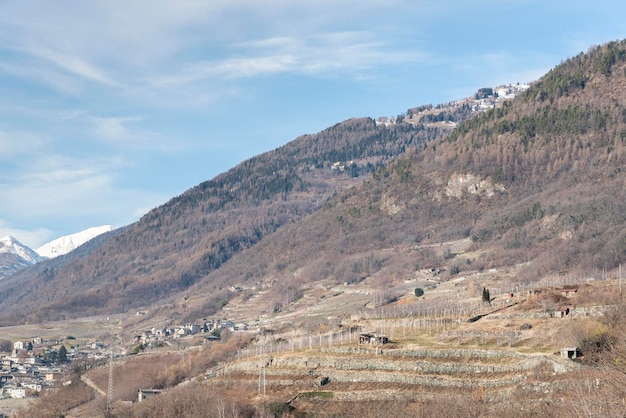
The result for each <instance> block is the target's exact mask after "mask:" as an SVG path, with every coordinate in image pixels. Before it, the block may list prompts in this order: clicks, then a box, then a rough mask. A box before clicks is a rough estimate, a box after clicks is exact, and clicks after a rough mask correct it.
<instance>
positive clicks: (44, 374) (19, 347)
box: [0, 338, 68, 399]
mask: <svg viewBox="0 0 626 418" xmlns="http://www.w3.org/2000/svg"><path fill="white" fill-rule="evenodd" d="M44 344H58V341H52V342H44V341H42V339H41V338H33V339H32V340H31V341H16V342H15V343H13V349H12V350H11V352H9V353H0V361H1V362H2V363H1V364H2V367H1V368H0V398H2V399H4V398H26V397H29V396H33V395H36V394H37V393H39V392H41V391H42V389H43V388H45V387H52V386H54V385H56V384H57V383H58V382H59V381H62V380H63V379H64V377H65V376H66V372H67V367H68V366H67V364H62V363H61V362H59V361H56V359H57V358H58V350H56V349H53V348H50V345H46V346H44ZM53 358H54V359H55V361H51V359H53ZM63 363H65V362H63Z"/></svg>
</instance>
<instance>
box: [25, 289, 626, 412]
mask: <svg viewBox="0 0 626 418" xmlns="http://www.w3.org/2000/svg"><path fill="white" fill-rule="evenodd" d="M618 285H619V283H618V282H617V281H615V280H605V281H595V282H593V283H591V284H588V285H584V286H582V285H581V286H580V287H579V291H578V294H577V295H575V296H573V297H571V298H569V299H568V303H570V304H571V305H570V306H571V307H572V312H571V313H570V314H568V316H567V317H564V318H560V317H556V316H554V315H553V314H554V311H553V310H551V309H550V308H549V305H550V302H553V301H555V300H556V299H557V298H558V297H559V292H558V291H556V289H554V288H541V289H539V288H535V289H534V292H531V293H528V294H524V295H520V296H513V297H512V300H509V301H506V300H504V298H503V297H495V298H494V300H493V301H492V305H491V306H487V305H484V306H483V307H482V308H478V310H477V311H476V312H484V314H482V318H481V319H480V320H477V321H468V320H467V316H463V315H461V317H462V318H463V319H464V320H459V319H458V317H457V314H456V313H455V312H454V308H459V307H460V306H461V305H462V303H464V301H460V300H459V301H455V300H450V298H449V296H446V295H447V294H448V291H449V290H450V289H453V288H454V286H453V285H451V284H448V285H442V286H440V288H438V289H437V290H433V291H428V294H429V297H432V298H434V299H437V298H442V299H446V300H447V301H448V303H447V304H446V305H445V306H446V307H447V308H448V310H438V313H435V312H431V313H429V314H426V313H422V314H415V315H413V316H411V317H407V316H397V315H394V314H392V313H389V314H387V315H386V316H384V317H373V316H372V317H371V318H369V319H368V318H360V319H357V320H354V321H352V320H347V321H345V322H343V323H342V324H341V325H342V326H338V325H335V326H329V327H328V328H326V329H325V330H323V331H322V330H318V331H316V332H313V333H309V334H308V335H307V333H295V332H294V330H293V329H285V330H284V331H278V330H276V331H273V332H269V331H268V332H265V333H254V334H251V333H238V332H235V333H232V334H228V335H226V334H225V335H224V336H223V339H222V341H219V342H214V343H211V344H207V345H204V346H202V347H198V348H196V349H193V350H177V349H176V350H172V351H169V350H159V351H157V352H153V353H151V354H150V353H145V354H141V355H137V356H129V357H126V358H121V359H118V360H117V361H116V362H115V363H114V365H113V368H112V369H111V368H110V365H109V364H103V365H101V366H97V365H94V367H91V368H84V367H80V365H76V367H74V368H73V370H74V372H75V373H76V374H75V375H73V376H70V378H71V380H72V382H73V383H72V384H71V385H69V386H67V387H64V388H63V389H59V390H51V391H48V393H46V394H43V395H42V396H41V397H40V399H38V400H37V401H35V402H34V403H33V404H32V405H31V406H30V407H29V408H28V409H27V410H24V411H23V412H22V413H21V414H20V415H19V416H20V417H26V416H28V417H42V418H43V417H52V416H61V415H65V416H89V417H120V418H121V417H153V416H162V417H221V416H233V417H284V418H288V417H311V416H321V417H339V416H342V417H343V416H348V417H356V416H358V417H380V416H388V414H389V413H394V414H398V415H399V416H407V417H438V416H442V415H443V416H452V417H466V416H472V417H501V416H512V417H531V416H542V417H543V416H551V417H552V416H553V417H589V416H603V417H619V416H623V415H624V413H625V412H626V409H625V407H624V405H623V401H622V399H623V396H624V390H626V380H625V376H626V375H625V373H626V370H624V367H623V364H622V363H623V362H622V361H621V359H623V357H624V356H625V355H626V337H625V335H626V333H625V332H624V331H625V329H624V327H625V326H626V311H625V310H624V307H623V304H622V302H621V300H619V299H617V300H616V302H617V304H616V305H613V306H609V305H606V304H602V303H601V299H603V298H604V299H605V298H606V294H607V293H611V292H612V293H616V292H615V291H616V289H617V287H616V286H618ZM446 288H447V290H446ZM466 299H472V300H473V301H476V300H477V299H479V297H472V298H470V297H468V298H466ZM422 301H423V300H422ZM501 302H502V303H501ZM561 302H563V301H561ZM546 308H548V309H546ZM348 324H350V326H348ZM381 326H384V327H385V330H386V333H387V335H388V336H389V338H390V340H391V341H390V343H388V344H385V345H383V346H375V345H369V344H360V343H359V341H358V336H359V335H360V333H362V330H363V329H367V330H376V329H380V328H381ZM563 347H581V348H582V350H583V353H584V358H583V359H576V360H570V359H568V358H564V357H563V356H562V354H561V352H560V351H561V349H562V348H563ZM87 369H88V370H87ZM111 370H112V373H113V376H114V377H115V379H114V387H113V396H112V399H111V401H112V402H110V403H108V404H107V399H106V398H107V396H105V394H106V393H107V387H108V382H109V376H110V374H109V373H110V372H111ZM79 375H80V376H79ZM140 389H158V390H162V391H161V392H159V394H157V395H155V396H152V397H150V398H148V399H146V400H143V401H142V402H137V393H138V391H139V390H140ZM131 401H133V402H132V403H131Z"/></svg>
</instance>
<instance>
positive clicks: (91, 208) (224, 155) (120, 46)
mask: <svg viewBox="0 0 626 418" xmlns="http://www.w3.org/2000/svg"><path fill="white" fill-rule="evenodd" d="M624 16H626V2H623V1H621V0H619V1H618V0H615V1H606V0H596V1H594V2H589V1H576V0H574V1H572V0H567V1H562V0H554V1H552V0H551V1H545V0H541V1H538V0H537V1H535V0H472V1H469V0H467V1H466V0H456V1H452V0H438V1H432V0H408V1H404V0H384V1H383V0H360V1H354V0H297V1H294V0H264V1H258V0H203V1H196V0H130V1H129V0H89V1H84V0H55V1H54V2H52V1H49V0H0V237H1V236H6V235H11V236H13V237H15V238H17V239H18V240H19V241H20V242H22V243H23V244H25V245H28V246H30V247H31V248H37V247H39V246H41V245H42V244H44V243H46V242H48V241H51V240H53V239H55V238H58V237H60V236H63V235H68V234H72V233H75V232H78V231H81V230H84V229H87V228H89V227H93V226H99V225H113V226H115V227H121V226H124V225H128V224H131V223H133V222H135V221H137V220H138V219H139V218H140V217H141V216H142V215H143V214H145V213H146V212H147V211H149V210H150V209H152V208H154V207H157V206H159V205H162V204H163V203H166V202H167V201H168V200H169V199H170V198H172V197H175V196H177V195H179V194H181V193H183V192H184V191H185V190H187V189H189V188H191V187H193V186H195V185H197V184H199V183H201V182H203V181H205V180H209V179H211V178H213V177H215V176H216V175H218V174H219V173H222V172H224V171H226V170H228V169H229V168H231V167H234V166H235V165H237V164H238V163H239V162H241V161H243V160H245V159H248V158H250V157H253V156H255V155H258V154H261V153H263V152H266V151H270V150H272V149H275V148H277V147H279V146H281V145H283V144H285V143H287V142H289V141H291V140H293V139H295V138H297V137H298V136H300V135H304V134H312V133H316V132H319V131H321V130H323V129H325V128H327V127H329V126H332V125H334V124H336V123H338V122H341V121H344V120H346V119H349V118H352V117H363V116H369V117H373V118H377V117H380V116H394V115H397V114H400V113H403V112H405V111H406V110H407V109H409V108H411V107H415V106H420V105H425V104H440V103H447V102H449V101H453V100H457V99H461V98H464V97H468V96H471V95H473V93H474V92H476V91H477V90H478V89H479V88H481V87H496V86H498V85H502V84H507V83H517V82H519V83H527V82H532V81H535V80H537V79H538V78H540V77H541V76H542V75H543V74H545V73H546V72H548V71H549V70H550V69H552V68H554V67H555V66H556V65H558V64H559V63H560V62H562V61H564V60H566V59H567V58H569V57H572V56H575V55H577V54H579V53H580V52H586V51H587V50H588V49H589V48H590V47H591V46H593V45H599V44H603V43H606V42H608V41H611V40H618V39H623V38H625V37H626V19H624Z"/></svg>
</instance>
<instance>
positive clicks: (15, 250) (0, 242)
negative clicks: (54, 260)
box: [0, 236, 43, 264]
mask: <svg viewBox="0 0 626 418" xmlns="http://www.w3.org/2000/svg"><path fill="white" fill-rule="evenodd" d="M0 254H10V255H16V256H18V257H20V258H22V259H23V260H24V261H26V263H28V264H35V263H38V262H40V261H41V260H43V258H42V257H41V256H40V255H39V254H38V253H36V252H35V251H33V250H32V249H30V248H28V247H27V246H25V245H24V244H22V243H21V242H19V241H18V240H16V239H15V238H13V237H11V236H6V237H3V238H0Z"/></svg>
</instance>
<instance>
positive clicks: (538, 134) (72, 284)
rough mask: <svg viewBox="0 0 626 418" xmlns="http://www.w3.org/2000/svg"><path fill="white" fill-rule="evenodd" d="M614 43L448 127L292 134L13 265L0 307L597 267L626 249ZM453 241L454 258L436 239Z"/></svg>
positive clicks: (621, 94)
mask: <svg viewBox="0 0 626 418" xmlns="http://www.w3.org/2000/svg"><path fill="white" fill-rule="evenodd" d="M625 51H626V45H625V44H624V42H619V43H617V42H616V43H610V44H607V45H604V46H602V47H599V48H596V49H594V50H592V51H590V53H588V54H581V55H580V56H578V57H575V58H572V59H570V60H567V61H566V62H564V63H563V64H561V65H559V66H558V67H556V68H555V69H554V70H553V71H551V72H550V73H548V74H547V75H546V76H544V77H543V78H542V79H541V80H539V81H538V82H537V83H535V84H534V85H533V86H532V87H531V88H530V89H528V91H527V92H526V93H525V94H524V95H522V96H520V97H518V98H517V99H515V100H513V101H511V102H508V103H509V104H505V105H504V106H501V107H498V108H495V109H493V110H491V111H489V112H487V113H485V114H484V115H482V116H479V117H477V118H473V119H470V120H469V121H468V122H466V123H464V124H462V125H461V127H460V128H458V129H456V130H455V131H453V132H452V134H451V135H450V136H447V137H446V135H445V134H446V133H447V132H449V127H448V129H447V130H446V131H443V130H438V129H437V128H436V127H433V126H427V125H424V124H420V123H418V124H416V125H413V124H398V125H391V126H389V127H386V126H383V125H377V124H376V123H375V122H374V121H372V120H370V119H355V120H350V121H346V122H344V123H341V124H338V125H336V126H333V127H331V128H329V129H327V130H325V131H323V132H321V133H319V134H317V135H308V136H303V137H301V138H298V139H297V140H295V141H293V142H291V143H289V144H287V145H285V146H284V147H281V148H279V149H277V150H275V151H272V152H269V153H266V154H263V155H260V156H258V157H255V158H253V159H250V160H248V161H245V162H243V163H241V164H240V165H239V166H237V167H235V168H233V169H232V170H230V171H228V172H227V173H224V174H222V175H220V176H217V177H216V178H215V179H213V180H210V181H207V182H205V183H202V184H200V185H199V186H197V187H194V188H193V189H191V190H189V191H187V192H185V193H184V194H182V195H181V196H178V197H176V198H174V199H172V200H171V201H170V202H168V203H167V204H165V205H163V206H161V207H159V208H157V209H155V210H153V211H151V212H150V213H148V214H147V215H146V216H144V217H143V218H142V219H141V221H140V222H138V223H137V224H134V225H131V226H130V227H128V228H127V229H126V230H125V231H124V232H123V233H120V234H117V235H115V236H114V237H112V238H111V239H110V240H108V241H107V242H105V243H104V244H103V245H102V247H100V248H99V249H97V250H96V251H95V252H94V253H92V254H91V255H89V256H87V257H85V258H81V259H79V260H75V261H73V262H71V263H68V264H67V265H65V266H64V267H63V268H60V269H58V270H55V271H54V272H53V274H50V275H49V276H44V275H43V274H42V272H41V270H39V272H38V273H36V274H31V275H28V274H26V273H25V274H24V275H23V276H22V275H18V277H16V276H14V277H16V278H17V279H20V280H22V281H24V280H26V281H27V283H28V284H29V292H26V291H24V289H23V287H22V286H17V285H14V284H12V283H0V302H1V303H2V304H3V306H6V308H7V309H6V311H5V312H6V313H5V318H7V317H8V316H9V315H11V317H12V318H15V317H16V314H17V313H21V312H28V311H29V310H32V309H33V307H34V306H36V307H37V317H39V318H40V317H42V316H43V317H46V318H54V317H58V316H59V315H65V314H70V315H78V314H80V315H89V314H95V313H101V312H113V311H125V310H127V309H129V308H133V307H139V306H148V305H150V304H153V303H155V302H157V301H158V302H164V301H168V300H169V301H173V300H175V298H176V297H180V296H182V295H187V296H191V295H194V296H198V297H200V298H201V299H202V300H203V301H202V302H200V303H196V304H195V306H194V307H193V309H192V310H191V311H188V312H186V313H185V314H184V315H187V317H188V318H189V319H191V318H193V317H194V316H195V317H196V318H197V317H205V316H207V315H210V314H212V313H214V312H215V310H216V309H219V308H220V307H222V306H224V304H227V303H228V301H229V300H230V299H232V298H234V297H235V296H236V295H235V294H233V293H231V292H229V290H228V289H229V288H230V286H233V285H236V284H239V283H241V284H244V286H243V287H244V288H245V289H246V290H247V291H250V292H252V293H250V294H249V295H252V294H254V292H257V293H258V292H260V291H263V292H264V294H263V298H262V300H258V299H256V300H255V301H256V303H258V305H259V306H258V307H259V309H264V310H266V311H268V310H269V311H270V312H271V311H272V310H274V311H275V310H281V309H284V308H285V307H286V306H288V305H289V304H291V303H292V302H294V301H297V300H298V299H299V298H300V297H301V296H302V295H303V292H304V289H306V288H311V287H312V286H315V285H316V284H319V283H322V282H324V283H326V284H329V285H331V286H332V285H333V284H336V283H341V282H345V283H351V282H352V283H353V282H358V281H364V280H367V281H368V285H369V284H371V291H373V292H376V294H377V295H378V293H380V298H378V299H379V300H380V299H385V300H386V299H387V295H385V289H387V288H389V287H390V284H393V282H398V281H402V280H405V279H406V278H409V277H412V276H413V275H414V274H415V272H416V270H418V269H421V268H423V267H429V268H431V267H432V268H433V269H435V270H438V269H444V270H446V271H447V273H446V275H448V276H450V275H454V274H463V272H465V271H467V272H477V271H482V270H484V269H486V268H494V267H499V266H508V265H513V264H519V263H522V262H523V263H526V264H525V267H524V268H523V269H520V270H519V271H517V272H516V275H517V279H518V280H528V279H531V278H537V277H543V276H544V275H546V274H549V273H553V272H558V271H561V270H569V271H572V272H580V273H581V274H587V273H588V272H591V271H593V270H594V269H597V268H606V269H610V268H612V267H613V266H616V265H617V263H620V262H621V261H622V260H623V259H624V253H625V249H626V245H625V244H624V243H625V242H626V236H625V235H624V232H623V228H622V225H623V221H624V215H623V214H624V213H626V212H625V211H624V210H623V209H624V208H623V205H624V203H623V202H625V201H626V199H624V198H625V197H626V196H624V192H623V190H624V187H623V185H624V182H625V181H626V179H625V178H624V173H623V170H622V169H621V167H622V165H623V162H624V161H623V143H622V142H623V141H624V138H626V134H624V132H626V130H625V129H624V124H625V121H624V115H626V111H625V110H624V109H625V108H626V105H625V104H626V97H625V96H626V89H625V88H624V83H625V81H626V80H625V73H624V67H625V57H626V52H625ZM463 115H466V114H462V115H461V116H460V117H459V119H469V118H467V117H466V116H463ZM412 116H414V115H412ZM342 168H343V171H342V170H341V169H342ZM369 172H374V173H375V174H374V175H373V177H372V178H371V179H369V180H367V181H366V182H365V183H363V181H364V180H365V179H368V178H369V176H364V175H363V173H369ZM355 176H358V177H355ZM329 198H330V200H328V199H329ZM459 240H465V241H464V242H466V244H467V245H464V246H463V250H462V251H463V252H465V254H462V256H459V253H458V252H456V250H454V251H453V245H452V244H446V243H452V242H454V241H459ZM377 297H378V296H377ZM248 300H252V299H250V298H249V299H248ZM243 303H245V300H244V301H243ZM185 309H187V308H185ZM190 309H191V308H190ZM170 314H173V312H170ZM179 315H182V314H181V313H180V312H179ZM20 317H21V318H23V320H33V319H36V317H35V316H31V317H29V316H27V315H23V314H21V315H20ZM170 318H174V317H173V316H170Z"/></svg>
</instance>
